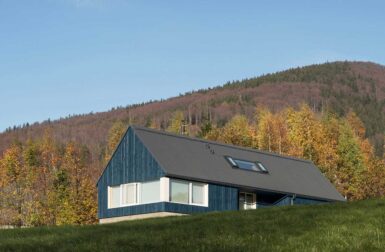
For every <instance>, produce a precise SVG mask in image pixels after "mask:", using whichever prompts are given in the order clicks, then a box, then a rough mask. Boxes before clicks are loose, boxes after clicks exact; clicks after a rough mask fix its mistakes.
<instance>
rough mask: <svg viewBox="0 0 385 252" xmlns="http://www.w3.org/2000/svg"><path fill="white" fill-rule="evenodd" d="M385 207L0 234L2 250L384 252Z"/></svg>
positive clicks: (361, 204) (301, 209) (365, 204)
mask: <svg viewBox="0 0 385 252" xmlns="http://www.w3.org/2000/svg"><path fill="white" fill-rule="evenodd" d="M384 236H385V201H384V200H365V201H358V202H353V203H338V204H325V205H313V206H293V207H276V208H270V209H258V210H249V211H243V212H222V213H209V214H200V215H193V216H185V217H168V218H160V219H149V220H138V221H131V222H121V223H116V224H108V225H91V226H62V227H43V228H26V229H15V230H0V241H1V242H0V250H1V251H218V250H221V251H257V250H258V251H384V250H385V240H384V239H383V237H384Z"/></svg>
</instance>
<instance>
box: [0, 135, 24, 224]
mask: <svg viewBox="0 0 385 252" xmlns="http://www.w3.org/2000/svg"><path fill="white" fill-rule="evenodd" d="M22 153H23V148H22V145H21V143H19V142H17V143H14V144H12V145H11V147H10V148H9V149H7V150H6V151H5V153H4V155H3V158H2V160H1V163H0V170H1V171H2V172H1V173H2V177H1V178H0V179H1V190H0V193H1V195H0V198H1V203H2V204H1V208H2V209H3V210H2V211H4V210H7V212H8V216H7V218H8V220H7V224H8V225H15V226H18V227H20V226H22V225H24V224H25V222H26V220H25V215H24V213H25V210H26V209H25V207H26V205H25V202H26V192H27V190H26V188H27V170H26V169H25V166H24V164H23V157H22Z"/></svg>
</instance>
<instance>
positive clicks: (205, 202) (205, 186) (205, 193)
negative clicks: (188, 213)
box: [168, 179, 209, 207]
mask: <svg viewBox="0 0 385 252" xmlns="http://www.w3.org/2000/svg"><path fill="white" fill-rule="evenodd" d="M172 181H180V182H185V183H188V184H189V185H188V203H182V202H176V201H172V200H171V182H172ZM192 184H200V185H203V204H198V203H193V202H192ZM208 191H209V190H208V184H205V183H201V182H195V181H188V180H182V179H169V192H170V193H169V197H168V201H169V202H171V203H174V204H182V205H193V206H203V207H208V206H209V204H208V202H209V197H208Z"/></svg>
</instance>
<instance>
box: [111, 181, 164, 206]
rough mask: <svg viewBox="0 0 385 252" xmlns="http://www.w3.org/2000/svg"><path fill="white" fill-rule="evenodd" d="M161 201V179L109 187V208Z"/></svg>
mask: <svg viewBox="0 0 385 252" xmlns="http://www.w3.org/2000/svg"><path fill="white" fill-rule="evenodd" d="M159 201H160V182H159V180H157V181H151V182H144V183H129V184H123V185H118V186H109V187H108V208H116V207H124V206H130V205H137V204H146V203H153V202H159Z"/></svg>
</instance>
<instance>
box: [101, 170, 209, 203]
mask: <svg viewBox="0 0 385 252" xmlns="http://www.w3.org/2000/svg"><path fill="white" fill-rule="evenodd" d="M107 199H108V208H117V207H127V206H133V205H139V204H149V203H155V202H161V201H163V202H164V201H166V202H174V203H181V204H190V205H198V206H206V207H207V206H208V184H204V183H199V182H192V181H185V180H180V179H170V178H167V177H163V178H160V179H159V180H155V181H146V182H137V183H128V184H122V185H117V186H109V187H108V197H107Z"/></svg>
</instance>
